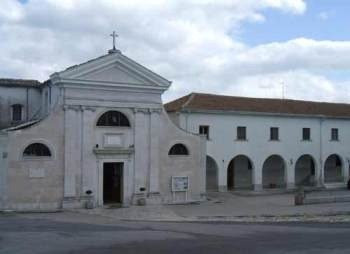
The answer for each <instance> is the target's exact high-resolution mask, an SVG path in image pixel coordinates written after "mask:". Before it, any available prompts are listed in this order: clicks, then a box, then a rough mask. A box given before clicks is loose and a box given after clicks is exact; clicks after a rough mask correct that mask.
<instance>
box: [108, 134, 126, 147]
mask: <svg viewBox="0 0 350 254" xmlns="http://www.w3.org/2000/svg"><path fill="white" fill-rule="evenodd" d="M122 137H123V136H122V134H105V135H104V146H105V147H108V146H109V147H118V146H122V145H123V139H122Z"/></svg>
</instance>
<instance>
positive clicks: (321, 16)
mask: <svg viewBox="0 0 350 254" xmlns="http://www.w3.org/2000/svg"><path fill="white" fill-rule="evenodd" d="M334 14H335V12H334V11H321V12H320V13H318V15H317V17H318V18H319V19H321V20H328V19H329V18H331V17H332V16H333V15H334Z"/></svg>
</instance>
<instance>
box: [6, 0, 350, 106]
mask: <svg viewBox="0 0 350 254" xmlns="http://www.w3.org/2000/svg"><path fill="white" fill-rule="evenodd" d="M306 8H307V6H306V3H305V1H303V0H260V1H256V0H245V1H241V0H173V1H170V0H167V1H166V0H149V1H147V2H146V1H143V0H128V1H112V0H100V1H93V0H79V1H76V0H74V1H73V0H60V1H56V0H30V1H28V2H26V3H25V4H21V3H19V2H18V1H16V0H1V1H0V37H1V42H0V53H1V56H2V57H1V58H0V65H1V66H2V68H1V70H0V75H1V76H6V77H20V78H37V79H40V80H45V79H47V78H48V77H49V75H50V74H51V73H53V72H55V71H60V70H62V69H65V68H66V67H68V66H70V65H73V64H77V63H80V62H83V61H86V60H88V59H91V58H94V57H96V56H99V55H102V54H105V53H106V52H107V50H108V49H109V48H110V47H111V40H110V37H109V34H110V33H111V31H112V30H116V31H117V32H118V34H119V38H118V41H117V46H118V48H120V49H121V50H122V52H123V53H124V54H126V55H127V56H129V57H131V58H133V59H134V60H136V61H138V62H140V63H141V64H143V65H145V66H147V67H149V68H150V69H152V70H154V71H156V72H157V73H159V74H161V75H163V76H164V77H166V78H168V79H170V80H172V81H173V86H172V87H171V89H170V91H169V92H167V93H166V94H165V96H164V99H165V100H169V99H173V98H175V97H177V96H180V95H184V94H185V93H188V92H191V91H201V92H214V93H230V94H235V95H240V94H242V95H247V96H249V95H250V96H276V97H279V96H280V93H279V92H278V91H279V90H278V89H279V88H278V86H275V84H276V83H278V80H281V79H283V80H286V82H288V84H286V86H287V88H286V89H287V91H288V95H289V96H290V97H293V98H294V97H295V98H307V99H320V98H321V99H329V98H330V99H331V100H342V98H343V95H344V93H341V92H339V89H338V88H339V87H340V86H342V87H343V88H344V87H345V86H346V84H347V82H346V81H344V82H343V83H342V85H340V84H336V83H335V82H334V81H332V80H330V79H328V78H326V77H324V76H321V75H320V74H319V73H320V72H322V71H325V72H328V71H332V70H347V69H348V68H349V66H350V54H349V53H350V42H347V41H344V42H336V41H316V40H312V39H307V38H296V39H293V40H290V41H286V42H278V43H277V42H275V43H270V44H263V45H258V46H255V47H249V46H248V45H246V44H244V43H243V42H242V41H240V39H239V33H240V28H241V27H242V25H243V24H244V23H245V22H264V20H265V19H266V17H265V16H264V10H266V9H274V10H276V11H281V12H284V13H290V14H292V15H302V14H303V13H305V11H306ZM4 10H6V11H4ZM316 73H317V74H316ZM261 83H263V86H266V85H268V84H271V86H272V87H273V88H272V90H273V91H274V92H269V93H266V89H265V90H264V89H262V88H261ZM305 89H309V90H308V91H310V92H309V93H306V92H305ZM323 93H324V94H329V93H330V94H331V96H330V97H326V96H323ZM306 94H307V96H306Z"/></svg>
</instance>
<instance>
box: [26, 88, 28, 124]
mask: <svg viewBox="0 0 350 254" xmlns="http://www.w3.org/2000/svg"><path fill="white" fill-rule="evenodd" d="M26 100H27V101H26V122H28V119H29V88H28V87H27V94H26Z"/></svg>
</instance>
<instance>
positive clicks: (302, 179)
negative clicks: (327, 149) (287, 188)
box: [294, 154, 317, 186]
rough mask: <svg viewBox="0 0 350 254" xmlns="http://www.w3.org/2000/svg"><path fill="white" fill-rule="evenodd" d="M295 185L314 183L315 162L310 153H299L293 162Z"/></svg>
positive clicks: (315, 180) (310, 184)
mask: <svg viewBox="0 0 350 254" xmlns="http://www.w3.org/2000/svg"><path fill="white" fill-rule="evenodd" d="M294 170H295V172H294V174H295V186H314V185H316V182H317V179H316V163H315V159H314V158H313V157H312V155H310V154H303V155H301V156H300V157H299V158H298V159H297V161H296V163H295V168H294Z"/></svg>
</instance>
